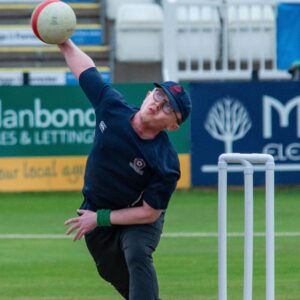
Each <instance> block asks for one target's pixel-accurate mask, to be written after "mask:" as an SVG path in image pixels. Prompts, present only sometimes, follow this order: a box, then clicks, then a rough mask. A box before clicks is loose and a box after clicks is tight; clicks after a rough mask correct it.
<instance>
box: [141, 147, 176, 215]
mask: <svg viewBox="0 0 300 300" xmlns="http://www.w3.org/2000/svg"><path fill="white" fill-rule="evenodd" d="M153 167H154V174H153V176H152V179H151V182H150V183H149V185H148V186H147V188H146V189H145V191H144V201H146V202H147V204H149V205H150V206H151V207H153V208H155V209H166V208H167V207H168V204H169V200H170V198H171V196H172V193H173V192H174V190H175V188H176V185H177V181H178V179H179V178H180V164H179V159H178V155H177V154H176V153H175V151H173V148H170V147H168V146H167V145H166V146H165V147H164V151H162V150H158V152H157V154H156V159H155V164H154V166H153Z"/></svg>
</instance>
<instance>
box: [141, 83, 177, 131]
mask: <svg viewBox="0 0 300 300" xmlns="http://www.w3.org/2000/svg"><path fill="white" fill-rule="evenodd" d="M140 114H141V117H142V120H143V122H147V123H153V124H156V125H157V126H161V127H163V128H168V127H169V126H170V125H171V126H175V127H176V128H178V126H179V125H180V120H181V115H180V113H179V112H176V111H175V110H174V108H173V107H172V105H171V103H170V102H169V99H168V97H167V95H166V94H165V93H164V91H163V90H162V89H161V88H155V89H154V90H153V91H151V92H148V94H147V96H146V98H145V100H144V102H143V104H142V106H141V109H140Z"/></svg>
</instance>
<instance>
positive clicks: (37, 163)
mask: <svg viewBox="0 0 300 300" xmlns="http://www.w3.org/2000/svg"><path fill="white" fill-rule="evenodd" d="M179 159H180V165H181V173H182V174H181V179H180V180H179V182H178V185H177V187H178V188H188V187H190V163H189V159H190V158H189V155H188V154H181V155H179ZM85 163H86V156H50V157H16V158H12V157H8V158H0V192H21V191H77V190H78V191H79V190H81V189H82V185H83V176H84V170H85Z"/></svg>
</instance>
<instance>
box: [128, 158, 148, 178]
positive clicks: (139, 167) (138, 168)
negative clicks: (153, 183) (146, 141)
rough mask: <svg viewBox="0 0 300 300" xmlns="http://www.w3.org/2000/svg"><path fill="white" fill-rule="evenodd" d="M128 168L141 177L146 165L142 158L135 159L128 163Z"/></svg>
mask: <svg viewBox="0 0 300 300" xmlns="http://www.w3.org/2000/svg"><path fill="white" fill-rule="evenodd" d="M129 166H130V167H131V168H132V169H133V170H134V171H135V172H136V173H138V174H139V175H143V174H144V171H143V169H144V168H145V167H146V163H145V161H144V160H143V159H142V158H135V159H134V160H133V162H130V163H129Z"/></svg>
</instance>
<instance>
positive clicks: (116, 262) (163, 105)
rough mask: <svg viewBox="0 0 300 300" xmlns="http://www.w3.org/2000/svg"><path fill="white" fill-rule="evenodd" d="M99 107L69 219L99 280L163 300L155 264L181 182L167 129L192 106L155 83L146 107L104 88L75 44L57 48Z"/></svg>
mask: <svg viewBox="0 0 300 300" xmlns="http://www.w3.org/2000/svg"><path fill="white" fill-rule="evenodd" d="M59 48H60V50H61V52H62V54H63V55H64V57H65V60H66V63H67V64H68V66H69V67H70V69H71V71H72V72H73V73H74V75H75V76H76V77H77V78H78V79H79V83H80V86H81V88H82V89H83V91H84V92H85V94H86V96H87V97H88V99H89V100H90V102H91V104H92V105H93V107H94V109H95V114H96V128H95V138H94V144H93V146H92V149H91V152H90V154H89V157H88V160H87V164H86V170H85V177H84V187H83V196H84V201H83V203H82V205H81V207H80V209H78V210H77V213H78V215H79V216H78V217H74V218H71V219H69V220H67V221H66V222H65V224H66V225H71V226H70V228H69V230H68V231H67V234H70V233H71V232H73V231H76V233H75V235H74V240H79V239H81V238H82V237H83V236H85V241H86V244H87V247H88V249H89V251H90V253H91V255H92V256H93V258H94V261H95V263H96V266H97V269H98V272H99V274H100V276H101V277H103V278H104V279H105V280H107V281H108V282H110V283H111V284H112V285H113V286H114V287H115V288H116V289H117V290H118V291H119V293H120V294H121V295H122V296H123V297H124V298H125V299H130V300H157V299H159V295H158V294H159V293H158V283H157V278H156V273H155V269H154V266H153V261H152V253H153V251H155V249H156V247H157V245H158V243H159V239H160V235H161V232H162V228H163V222H164V214H165V210H166V209H167V206H168V202H169V200H170V198H171V195H172V193H173V191H174V190H175V187H176V182H177V180H178V179H179V177H180V168H179V160H178V155H177V153H176V152H175V150H174V148H173V146H172V145H171V143H170V141H169V139H168V136H167V134H166V133H165V131H164V130H165V129H167V130H175V129H177V128H179V126H180V124H181V123H182V122H183V121H185V120H186V118H187V117H188V115H189V113H190V110H191V101H190V98H189V96H188V95H187V93H186V92H185V91H184V89H183V88H182V86H180V85H178V84H177V83H175V82H164V83H162V84H157V83H156V84H155V87H154V89H153V90H152V91H150V92H148V94H147V95H146V97H145V99H144V101H143V103H142V105H141V107H140V109H135V108H132V107H130V106H128V104H127V103H126V101H125V99H124V98H123V96H122V95H121V94H120V93H118V92H117V91H116V90H114V89H112V88H111V87H110V86H109V85H108V84H105V83H103V81H102V79H101V76H100V75H99V73H98V71H97V70H96V68H95V65H94V62H93V61H92V60H91V58H90V57H89V56H87V55H86V54H85V53H83V52H82V51H81V50H80V49H79V48H78V47H77V46H75V45H74V44H73V43H72V42H71V41H70V40H69V41H67V42H65V43H64V44H61V45H59Z"/></svg>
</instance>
